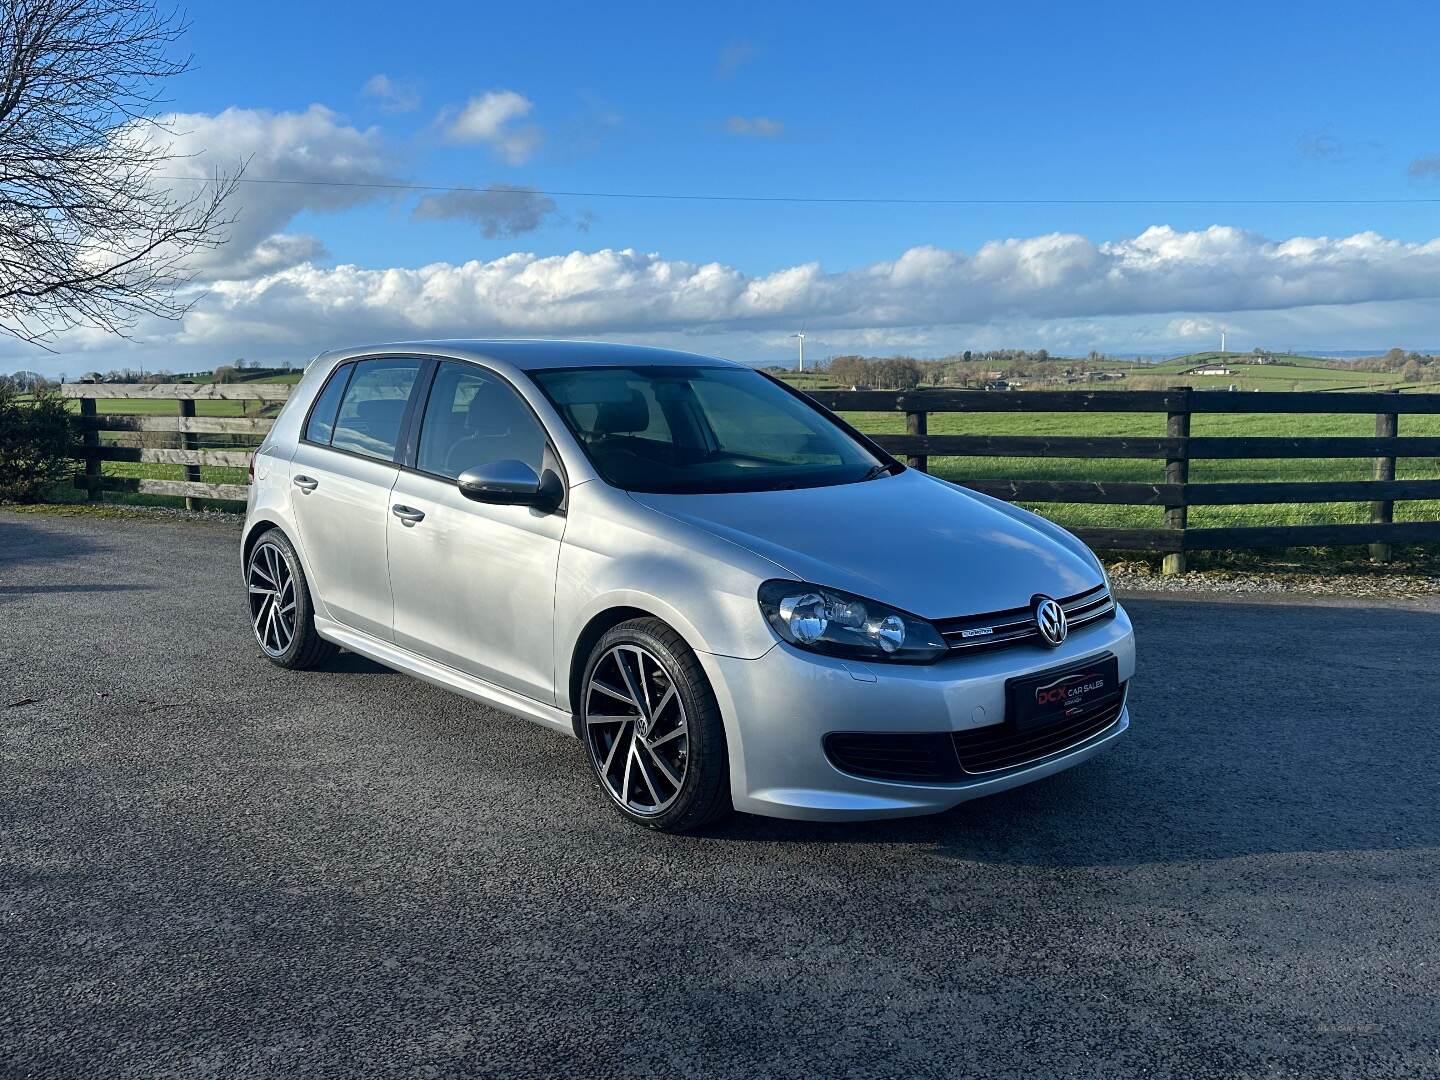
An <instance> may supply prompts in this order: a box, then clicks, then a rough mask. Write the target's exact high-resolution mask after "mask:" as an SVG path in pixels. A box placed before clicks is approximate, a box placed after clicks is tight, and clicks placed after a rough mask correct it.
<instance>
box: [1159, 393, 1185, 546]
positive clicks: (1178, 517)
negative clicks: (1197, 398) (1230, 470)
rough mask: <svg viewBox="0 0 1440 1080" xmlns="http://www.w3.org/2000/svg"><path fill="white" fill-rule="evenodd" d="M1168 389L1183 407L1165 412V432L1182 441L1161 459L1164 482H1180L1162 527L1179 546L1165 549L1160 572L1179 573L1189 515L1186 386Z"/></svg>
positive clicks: (1169, 436)
mask: <svg viewBox="0 0 1440 1080" xmlns="http://www.w3.org/2000/svg"><path fill="white" fill-rule="evenodd" d="M1170 392H1171V393H1173V394H1179V395H1181V398H1182V405H1183V408H1182V409H1181V410H1180V411H1178V412H1170V413H1167V414H1166V418H1165V435H1166V437H1168V438H1171V439H1184V440H1185V442H1184V443H1182V445H1181V450H1180V456H1179V457H1167V458H1166V459H1165V483H1167V484H1178V485H1180V499H1179V501H1178V502H1176V503H1167V504H1166V506H1165V528H1166V529H1170V530H1174V531H1176V532H1178V533H1179V536H1180V550H1179V551H1174V552H1167V553H1166V555H1165V558H1164V562H1163V564H1162V566H1161V573H1163V574H1183V573H1184V572H1185V527H1186V522H1187V519H1188V517H1189V510H1188V508H1187V506H1186V502H1185V485H1186V484H1188V483H1189V482H1190V450H1189V441H1190V387H1188V386H1172V387H1170Z"/></svg>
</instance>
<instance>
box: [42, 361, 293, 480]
mask: <svg viewBox="0 0 1440 1080" xmlns="http://www.w3.org/2000/svg"><path fill="white" fill-rule="evenodd" d="M290 390H291V387H290V386H288V385H286V384H283V383H205V384H192V383H156V384H149V383H144V384H139V383H66V384H65V385H64V386H63V387H61V393H63V394H64V395H65V397H67V398H76V399H78V401H79V405H80V430H81V434H82V437H83V440H84V448H83V452H82V456H81V460H82V461H83V464H84V469H83V471H82V472H81V473H80V474H79V475H77V476H76V477H75V486H76V487H79V488H84V489H86V490H88V491H89V492H90V497H91V498H92V499H98V498H100V497H101V493H102V492H105V491H133V492H140V493H141V494H145V495H179V496H182V497H183V498H184V499H185V505H186V506H187V507H193V506H194V505H195V500H196V499H232V500H236V501H239V502H243V501H244V500H245V498H246V495H247V490H246V485H244V484H207V483H202V482H201V479H200V475H201V474H200V467H201V466H202V465H210V466H221V467H226V468H236V469H244V468H248V467H249V465H250V458H251V456H252V450H251V449H250V448H246V447H227V448H224V449H207V448H204V447H202V446H201V445H200V442H201V438H202V437H203V436H206V435H210V436H215V435H219V436H225V437H227V438H241V439H245V440H246V441H250V442H253V443H255V444H257V445H258V444H259V442H260V440H261V439H262V438H264V437H265V433H266V432H267V431H269V430H270V427H271V425H272V424H274V422H275V421H274V420H273V419H272V418H270V417H265V416H197V415H196V412H197V409H196V403H197V402H208V401H239V402H247V403H248V402H256V403H258V404H260V405H262V406H264V405H266V404H278V403H280V402H283V401H285V400H286V399H287V398H288V397H289V396H290ZM101 401H173V402H175V415H174V416H161V415H156V414H151V413H129V412H105V413H102V412H100V411H99V410H98V404H99V402H101ZM102 432H103V433H107V434H110V435H112V436H115V435H119V436H121V437H131V438H133V437H135V434H136V433H138V436H139V437H140V438H141V441H142V445H139V446H134V445H115V442H114V441H113V440H112V441H111V442H109V443H106V442H104V441H103V440H102ZM151 437H153V440H154V441H173V442H175V443H176V445H175V446H145V445H143V442H144V441H146V440H148V439H150V438H151ZM106 461H128V462H147V463H151V464H157V465H180V466H182V467H183V468H184V469H185V479H184V480H150V479H144V478H135V477H117V476H104V475H103V474H102V464H101V463H102V462H106Z"/></svg>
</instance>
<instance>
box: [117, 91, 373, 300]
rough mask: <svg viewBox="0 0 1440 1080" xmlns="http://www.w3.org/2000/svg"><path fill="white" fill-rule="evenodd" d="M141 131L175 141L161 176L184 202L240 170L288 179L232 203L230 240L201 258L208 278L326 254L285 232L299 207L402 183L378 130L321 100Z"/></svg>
mask: <svg viewBox="0 0 1440 1080" xmlns="http://www.w3.org/2000/svg"><path fill="white" fill-rule="evenodd" d="M139 130H141V131H142V132H143V137H144V138H147V139H152V140H156V141H161V142H164V143H166V144H168V147H169V152H170V154H171V155H173V156H172V159H171V160H169V161H167V162H165V164H164V166H163V168H162V169H161V170H160V171H161V172H162V173H163V176H162V177H157V178H156V179H155V181H154V182H155V183H156V184H159V185H162V186H166V187H169V188H172V189H173V190H174V192H175V195H176V197H177V198H188V197H190V196H192V195H193V194H195V192H196V189H197V185H198V184H201V183H205V182H208V181H210V180H211V179H212V178H213V177H214V176H215V174H216V173H221V174H226V175H233V174H234V173H236V172H237V171H239V169H240V168H241V166H244V168H245V175H246V176H247V177H248V178H250V179H251V180H254V181H260V180H265V181H282V182H279V183H276V182H269V183H255V182H252V183H245V184H242V185H241V186H240V189H239V190H238V191H237V192H236V193H235V194H234V195H233V196H232V198H231V202H230V204H229V207H228V210H229V213H230V214H231V215H232V216H233V217H234V222H233V224H232V225H231V226H230V228H229V232H228V235H229V241H228V243H226V244H224V245H222V246H221V247H219V248H216V249H215V250H214V251H211V252H207V253H204V254H202V255H201V256H199V258H198V260H197V263H196V266H197V269H198V270H199V271H200V273H201V274H202V276H205V277H222V276H225V277H232V278H233V277H250V276H253V275H255V274H260V273H267V272H271V271H274V270H278V269H280V268H281V266H282V265H294V264H295V263H299V262H303V261H305V260H313V259H316V258H319V257H320V256H321V254H322V253H323V250H324V249H323V246H322V245H321V244H320V241H318V240H316V239H315V238H314V237H296V236H288V235H284V234H281V230H282V229H283V228H284V227H285V226H286V225H287V224H289V222H290V221H291V220H292V219H293V218H294V217H295V216H296V215H297V214H299V213H300V212H301V211H305V210H309V211H313V212H317V213H329V212H334V211H339V210H345V209H348V208H350V207H352V206H358V205H360V204H361V203H365V202H370V201H373V200H375V199H377V198H382V197H385V192H383V191H381V190H377V189H375V188H367V187H354V186H347V185H355V184H375V183H380V184H383V183H389V182H393V181H394V179H395V174H394V173H393V171H392V167H393V165H394V162H393V160H392V158H391V155H390V153H389V152H388V151H387V150H386V149H385V147H384V144H383V142H382V140H381V137H380V134H379V132H378V131H377V130H376V129H374V128H370V129H365V130H361V129H358V128H355V127H351V126H350V125H347V124H345V123H343V122H342V121H341V119H340V117H339V116H337V115H336V114H335V113H333V112H331V111H330V110H329V109H327V108H325V107H324V106H322V105H311V106H310V107H309V108H308V109H306V110H304V111H303V112H271V111H270V110H268V109H233V108H232V109H226V110H225V111H224V112H221V113H217V114H215V115H213V116H212V115H209V114H206V113H171V114H169V115H167V116H162V117H160V118H159V120H158V126H156V127H153V128H152V127H149V126H146V127H145V128H142V129H139Z"/></svg>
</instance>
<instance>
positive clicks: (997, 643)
mask: <svg viewBox="0 0 1440 1080" xmlns="http://www.w3.org/2000/svg"><path fill="white" fill-rule="evenodd" d="M1060 606H1061V607H1063V608H1064V609H1065V620H1066V622H1068V623H1069V624H1070V630H1071V632H1072V633H1073V632H1074V631H1076V630H1079V629H1080V628H1081V627H1084V626H1089V625H1090V624H1091V623H1096V622H1100V621H1101V620H1103V619H1113V618H1114V617H1115V601H1114V600H1113V599H1112V598H1111V596H1110V590H1109V589H1107V588H1106V587H1105V586H1104V585H1103V584H1102V585H1097V586H1095V588H1093V589H1087V590H1086V591H1085V592H1082V593H1076V594H1075V595H1074V596H1065V597H1061V598H1060ZM935 627H936V629H938V630H939V631H940V634H941V636H943V637H944V638H945V643H946V644H947V645H949V646H950V655H951V656H959V655H961V654H969V653H978V652H989V651H991V650H993V649H1006V648H1009V647H1010V646H1012V645H1026V644H1035V643H1038V642H1040V640H1041V639H1040V629H1039V627H1037V626H1036V625H1035V613H1034V611H1033V610H1032V609H1031V608H1028V607H1022V608H1010V609H1009V610H1007V611H991V612H987V613H986V614H983V615H965V616H962V617H960V618H957V619H940V620H938V621H937V622H936V623H935Z"/></svg>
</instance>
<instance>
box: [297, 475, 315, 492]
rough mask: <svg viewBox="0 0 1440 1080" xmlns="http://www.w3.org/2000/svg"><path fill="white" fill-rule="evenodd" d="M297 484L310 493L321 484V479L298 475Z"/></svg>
mask: <svg viewBox="0 0 1440 1080" xmlns="http://www.w3.org/2000/svg"><path fill="white" fill-rule="evenodd" d="M295 486H296V487H298V488H299V489H300V490H301V491H303V492H305V494H307V495H308V494H310V492H312V491H314V490H315V489H316V488H317V487H319V486H320V481H319V480H316V479H315V478H314V477H313V476H297V477H295Z"/></svg>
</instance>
